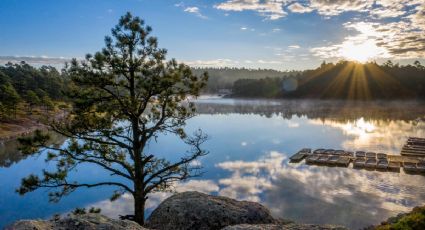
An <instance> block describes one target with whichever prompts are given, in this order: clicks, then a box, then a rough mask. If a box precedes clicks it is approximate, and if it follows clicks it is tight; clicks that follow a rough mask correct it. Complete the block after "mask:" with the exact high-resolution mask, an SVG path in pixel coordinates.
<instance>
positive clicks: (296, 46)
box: [288, 45, 301, 49]
mask: <svg viewBox="0 0 425 230" xmlns="http://www.w3.org/2000/svg"><path fill="white" fill-rule="evenodd" d="M288 48H289V49H299V48H301V47H300V46H299V45H290V46H288Z"/></svg>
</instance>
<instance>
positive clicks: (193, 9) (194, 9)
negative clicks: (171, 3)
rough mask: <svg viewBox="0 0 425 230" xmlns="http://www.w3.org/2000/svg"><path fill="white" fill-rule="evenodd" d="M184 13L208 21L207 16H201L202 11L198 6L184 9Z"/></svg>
mask: <svg viewBox="0 0 425 230" xmlns="http://www.w3.org/2000/svg"><path fill="white" fill-rule="evenodd" d="M184 12H187V13H191V14H194V15H196V16H197V17H199V18H202V19H208V17H207V16H205V15H203V14H201V11H200V10H199V8H198V7H196V6H191V7H186V8H185V9H184Z"/></svg>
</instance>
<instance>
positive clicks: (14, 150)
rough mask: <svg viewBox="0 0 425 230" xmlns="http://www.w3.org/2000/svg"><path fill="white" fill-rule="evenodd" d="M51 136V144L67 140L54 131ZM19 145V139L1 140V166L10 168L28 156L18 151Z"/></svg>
mask: <svg viewBox="0 0 425 230" xmlns="http://www.w3.org/2000/svg"><path fill="white" fill-rule="evenodd" d="M51 137H52V138H51V140H50V141H49V143H51V144H55V145H60V144H62V143H63V142H64V141H65V138H64V137H62V136H59V135H56V134H54V133H51ZM18 145H19V143H18V141H17V140H9V141H4V142H0V168H9V167H10V166H12V165H13V164H16V163H18V162H19V161H21V160H23V159H25V158H26V157H27V156H24V155H23V154H21V153H20V152H19V151H18Z"/></svg>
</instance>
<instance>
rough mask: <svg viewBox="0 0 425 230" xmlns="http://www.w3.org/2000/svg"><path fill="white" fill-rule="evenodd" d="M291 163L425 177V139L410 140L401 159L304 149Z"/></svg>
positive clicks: (385, 155) (376, 154)
mask: <svg viewBox="0 0 425 230" xmlns="http://www.w3.org/2000/svg"><path fill="white" fill-rule="evenodd" d="M289 159H290V162H291V163H296V162H301V161H303V160H304V159H305V163H306V164H313V165H321V166H336V167H348V166H349V165H350V164H351V163H352V164H353V168H359V169H369V170H379V171H396V172H400V169H401V168H403V170H404V171H405V172H406V173H419V174H424V175H425V138H417V137H410V138H409V139H408V140H407V142H406V144H405V145H404V146H403V148H402V150H401V152H400V155H389V154H385V153H381V152H379V153H376V152H372V151H355V152H353V151H346V150H335V149H316V150H314V151H312V150H311V149H309V148H304V149H301V150H300V151H298V152H297V153H295V154H294V155H293V156H291V157H290V158H289Z"/></svg>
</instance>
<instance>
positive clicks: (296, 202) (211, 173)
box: [0, 98, 425, 229]
mask: <svg viewBox="0 0 425 230" xmlns="http://www.w3.org/2000/svg"><path fill="white" fill-rule="evenodd" d="M197 107H198V111H199V113H200V115H199V116H197V117H195V118H193V119H192V120H190V122H189V123H188V129H189V130H196V129H198V128H202V129H203V131H204V132H205V133H208V134H209V136H210V139H209V141H208V142H207V143H206V144H205V146H204V147H205V149H207V150H208V151H209V152H210V154H209V155H207V156H206V157H204V158H201V159H200V160H199V161H197V162H195V164H197V165H202V166H203V168H204V172H205V173H204V174H203V176H202V177H199V178H196V179H194V180H189V181H185V182H181V183H178V184H175V185H174V188H175V190H176V191H177V192H183V191H191V190H195V191H200V192H204V193H210V194H215V195H222V196H228V197H232V198H235V199H239V200H251V201H257V202H261V203H263V204H264V205H266V206H267V207H268V208H269V209H270V210H271V211H272V213H273V215H275V216H276V217H278V218H284V219H292V220H295V221H302V222H308V223H331V224H342V225H345V226H347V227H350V228H353V229H357V228H361V227H364V226H367V225H370V224H375V223H379V222H380V221H382V220H384V219H386V218H388V217H390V216H393V215H396V214H398V213H399V212H404V211H408V210H410V209H411V208H412V207H414V206H416V205H420V204H423V203H424V202H425V193H424V192H423V191H425V176H422V175H409V174H405V173H404V172H403V171H402V172H400V173H390V172H377V171H367V170H356V169H353V168H352V167H349V168H336V167H319V166H308V165H305V164H304V163H297V164H292V163H288V158H289V157H290V156H291V155H292V154H293V153H294V152H296V151H298V150H299V149H301V148H305V147H309V148H313V149H314V148H333V149H346V150H372V151H376V152H385V153H390V154H399V152H400V149H401V147H402V146H403V144H404V142H405V140H406V139H407V138H408V137H409V136H417V137H425V122H424V114H425V111H424V109H423V108H425V106H422V104H420V103H419V104H418V103H417V102H405V103H402V104H397V103H395V104H390V105H388V104H383V103H377V104H370V103H366V104H358V105H356V104H353V105H347V104H343V105H340V104H338V102H326V101H325V102H318V101H278V100H273V101H261V100H236V99H218V98H206V99H203V100H201V101H198V103H197ZM13 146H16V145H14V144H12V143H8V144H6V145H3V146H0V163H1V166H0V223H2V224H4V223H9V222H11V221H13V220H15V219H21V218H48V217H50V216H51V215H53V214H54V213H65V212H69V211H70V210H73V209H74V208H76V207H92V206H96V207H100V208H101V209H102V213H103V214H105V215H108V216H110V217H114V218H116V217H118V215H126V214H131V213H132V211H133V207H132V205H133V198H132V197H131V196H130V195H128V194H126V195H124V196H123V197H121V198H120V199H119V200H117V201H115V202H111V201H109V199H108V198H109V196H110V194H111V191H112V190H111V189H83V190H78V191H77V192H76V193H74V194H72V195H70V196H69V197H67V198H65V199H64V200H63V201H61V202H60V203H58V204H49V203H48V202H47V194H46V191H37V192H35V193H31V194H28V195H26V196H24V197H20V196H18V195H17V194H16V193H15V192H14V190H15V188H16V187H17V186H18V184H19V180H20V178H22V177H23V176H26V175H28V174H29V173H39V172H40V171H41V169H43V168H45V167H47V166H48V165H46V163H45V162H44V155H43V154H42V155H41V156H33V157H29V158H27V159H23V158H22V157H19V156H20V155H19V154H18V153H17V152H15V151H14V150H13V149H14V147H13ZM185 150H186V146H184V145H182V144H181V143H180V142H178V141H177V139H176V138H175V137H173V136H162V137H160V138H159V139H158V143H151V144H150V145H149V149H148V151H150V152H154V153H157V154H159V155H161V156H167V157H171V158H173V157H177V156H175V153H176V152H184V151H185ZM10 175H14V177H10ZM73 177H74V178H73V179H76V180H82V179H83V180H85V179H91V180H101V179H105V178H108V177H109V175H106V174H104V172H103V171H102V170H100V169H98V168H96V167H92V166H88V165H85V166H83V167H81V168H79V170H78V172H77V173H75V175H73ZM171 194H172V193H169V192H162V193H154V194H151V195H150V196H149V199H148V203H147V208H148V211H147V212H148V213H147V214H148V215H149V214H150V212H151V211H152V210H153V209H154V208H155V207H157V206H158V204H159V203H160V202H161V201H163V200H164V199H166V198H167V197H169V196H170V195H171Z"/></svg>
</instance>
